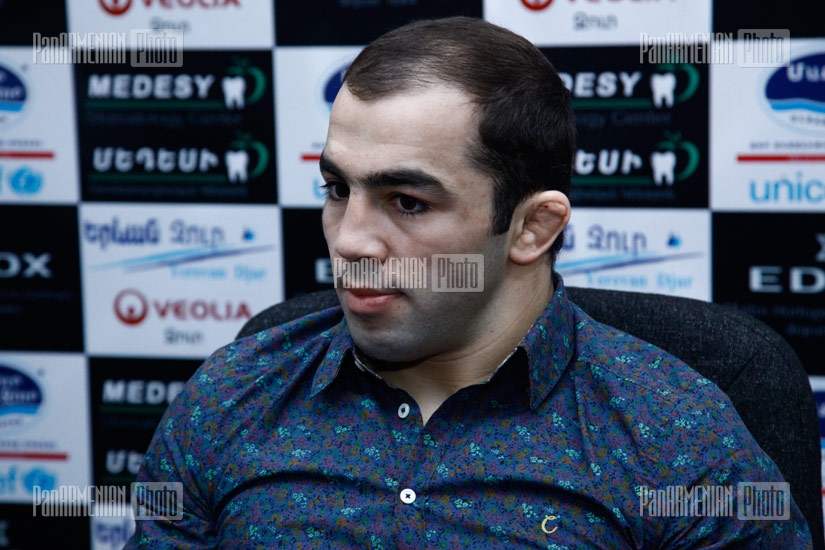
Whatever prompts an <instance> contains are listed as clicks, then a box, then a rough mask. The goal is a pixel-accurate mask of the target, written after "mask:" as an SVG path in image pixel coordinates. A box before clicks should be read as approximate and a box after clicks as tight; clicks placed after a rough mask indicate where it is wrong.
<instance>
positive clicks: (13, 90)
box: [0, 65, 28, 130]
mask: <svg viewBox="0 0 825 550" xmlns="http://www.w3.org/2000/svg"><path fill="white" fill-rule="evenodd" d="M27 97H28V94H27V92H26V86H25V84H23V80H22V79H21V78H20V77H19V76H17V75H16V74H15V73H14V72H12V70H11V69H10V68H9V67H7V66H5V65H0V130H3V129H5V128H6V127H8V126H11V124H12V123H13V122H15V121H16V120H17V119H18V118H20V115H21V113H22V112H23V107H24V105H25V104H26V99H27Z"/></svg>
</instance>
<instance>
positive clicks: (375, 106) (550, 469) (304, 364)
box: [129, 18, 810, 549]
mask: <svg viewBox="0 0 825 550" xmlns="http://www.w3.org/2000/svg"><path fill="white" fill-rule="evenodd" d="M573 148H574V122H573V117H572V114H571V111H570V103H569V94H568V93H567V91H566V90H565V88H564V86H563V85H562V83H561V81H560V80H559V77H558V75H557V74H556V72H555V70H554V69H553V67H552V66H551V65H550V63H549V62H548V61H547V60H546V59H545V58H544V56H543V55H542V54H541V52H539V51H538V50H537V49H536V48H535V47H533V46H532V45H531V44H530V43H529V42H527V41H526V40H524V39H523V38H521V37H519V36H517V35H515V34H513V33H511V32H509V31H506V30H504V29H502V28H499V27H496V26H494V25H491V24H489V23H485V22H483V21H481V20H476V19H469V18H453V19H445V20H437V21H423V22H417V23H413V24H410V25H408V26H406V27H403V28H401V29H398V30H396V31H393V32H390V33H388V34H387V35H385V36H383V37H382V38H379V39H378V40H377V41H376V42H374V43H372V44H371V45H369V46H367V48H365V49H364V50H363V52H362V53H361V54H360V55H359V56H358V58H356V60H355V61H354V62H353V64H352V65H351V67H350V68H349V71H348V73H347V75H346V78H345V80H344V85H343V87H342V89H341V91H340V93H339V94H338V97H337V98H336V100H335V103H334V106H333V109H332V114H331V118H330V125H329V134H328V136H327V142H326V147H325V149H324V153H323V156H322V159H321V172H322V174H323V177H324V179H325V181H326V189H327V192H328V198H327V201H326V204H325V206H324V212H323V225H324V232H325V236H326V238H327V242H328V245H329V250H330V256H331V258H332V260H333V262H334V263H335V264H336V265H339V266H356V265H362V264H363V265H367V262H364V260H374V261H376V262H378V263H379V264H381V265H387V264H389V263H390V262H391V261H392V260H398V259H402V258H407V259H410V258H414V259H419V260H421V261H430V262H432V260H433V259H434V258H435V256H434V255H438V254H458V255H462V257H465V258H468V257H472V258H481V259H483V292H435V291H434V289H433V288H432V283H433V281H432V280H430V281H429V283H430V284H428V285H427V288H417V286H419V285H414V284H412V279H411V278H410V274H409V273H403V272H398V271H395V272H393V273H394V275H393V278H392V280H390V281H389V283H387V284H383V285H380V286H369V285H364V284H353V280H351V279H350V280H344V277H341V278H340V280H339V281H337V282H338V283H339V284H338V285H337V286H338V289H337V291H338V296H339V298H340V301H341V308H332V309H330V310H326V311H323V312H319V313H317V314H313V315H310V316H308V317H305V318H302V319H299V320H297V321H295V322H293V323H290V324H288V325H284V326H282V327H278V328H276V329H272V330H269V331H265V332H262V333H259V334H257V335H255V336H252V337H249V338H247V339H244V340H240V341H237V342H234V343H232V344H230V345H228V346H226V347H225V348H223V349H221V350H219V351H217V352H216V353H215V354H214V355H213V356H212V357H211V358H210V359H209V360H208V361H207V362H206V363H205V364H204V365H203V366H202V367H201V369H200V370H199V371H198V373H196V374H195V376H194V377H193V378H192V380H191V381H190V383H189V384H188V385H187V387H186V388H185V389H184V391H182V392H181V394H180V395H179V396H178V398H177V399H176V400H175V402H174V403H173V404H172V405H171V406H170V408H169V410H168V411H167V413H166V415H165V417H164V419H163V420H162V421H161V423H160V425H159V427H158V430H157V433H156V435H155V438H154V440H153V442H152V445H151V447H150V449H149V451H148V453H147V455H146V458H145V461H144V463H143V468H142V470H141V473H140V476H139V479H140V480H141V481H180V482H182V483H183V487H184V496H183V503H184V508H185V510H184V517H183V519H182V520H179V521H139V522H138V531H137V533H136V535H135V536H134V537H133V539H132V540H131V542H130V545H129V546H130V547H136V546H141V547H157V548H167V547H173V546H185V547H191V548H205V547H214V546H221V547H232V548H246V547H281V546H283V547H295V548H310V547H317V548H386V549H389V548H422V547H426V548H508V547H510V548H524V547H537V548H559V549H560V548H591V547H599V548H613V549H615V548H704V547H714V548H723V547H734V546H735V547H748V548H756V547H759V548H805V547H808V546H810V534H809V532H808V528H807V525H806V523H805V520H804V519H803V518H802V516H801V514H800V512H799V510H798V509H797V508H796V505H792V507H791V508H792V509H791V517H790V519H789V520H784V521H752V520H739V519H737V517H736V514H735V511H734V509H732V508H730V507H726V505H728V504H730V503H729V502H725V501H724V495H725V493H724V492H722V493H721V494H722V497H723V498H722V500H718V499H717V500H715V501H713V502H711V503H707V502H706V506H710V505H711V504H712V505H713V506H714V508H713V510H715V511H716V512H719V513H714V514H711V513H708V512H705V513H703V514H698V515H697V514H691V513H689V512H684V509H682V510H683V511H682V513H680V514H677V515H676V516H675V517H659V516H662V515H665V516H666V514H662V513H661V511H662V510H664V506H665V505H669V503H666V502H661V501H659V502H655V504H656V506H654V505H653V503H654V501H653V500H652V497H655V496H656V495H657V494H658V493H655V492H651V490H656V489H659V490H662V494H665V493H666V491H665V490H666V488H668V487H670V488H673V487H680V488H687V489H690V488H692V487H694V486H706V487H707V488H708V489H707V491H706V493H708V494H711V489H712V488H719V487H731V486H732V487H735V486H736V483H737V482H740V481H779V480H781V476H780V474H779V472H778V470H777V469H776V467H775V466H774V464H773V463H772V462H771V461H770V459H769V458H768V457H767V456H766V455H765V454H764V453H763V452H762V451H761V449H760V448H759V447H758V445H757V444H756V443H755V442H754V440H753V438H752V437H751V436H750V434H749V433H748V432H747V430H746V429H745V427H744V426H743V424H742V422H741V420H740V419H739V418H738V416H737V415H736V413H735V412H734V410H733V407H732V406H731V404H730V401H729V400H728V399H727V397H726V396H724V395H723V394H722V392H721V391H720V390H718V389H717V388H716V387H715V386H714V385H713V384H712V383H710V382H709V381H707V380H705V379H703V378H702V377H701V376H700V375H698V374H697V373H696V372H695V371H692V370H691V369H690V368H689V367H687V366H686V365H684V364H682V363H681V362H679V361H678V360H677V359H675V358H674V357H672V356H669V355H668V354H666V353H665V352H663V351H661V350H659V349H657V348H655V347H653V346H651V345H649V344H647V343H644V342H641V341H639V340H637V339H635V338H633V337H631V336H628V335H626V334H622V333H620V332H618V331H616V330H615V329H612V328H610V327H606V326H604V325H600V324H599V323H596V322H595V321H593V320H592V319H590V318H588V317H587V316H586V315H585V314H584V313H583V312H582V311H581V310H580V309H579V308H577V307H576V306H575V305H573V304H571V303H570V302H569V301H568V300H567V298H566V294H565V291H564V285H563V283H562V281H561V278H560V277H558V276H556V275H554V274H553V260H554V256H555V254H556V252H557V251H558V250H559V247H560V244H561V243H560V241H561V234H562V231H563V229H564V227H565V225H566V224H567V221H568V219H569V217H570V205H569V202H568V199H567V192H568V189H569V182H570V171H571V161H572V156H573V151H574V149H573ZM466 255H473V256H466ZM480 264H481V261H479V267H481V265H480ZM430 265H432V264H430ZM352 273H354V271H352ZM364 280H372V279H369V278H367V279H364ZM345 283H348V284H345ZM342 311H343V317H344V319H343V320H342V319H341V317H342V316H341V313H342ZM714 494H717V495H718V494H720V493H718V492H717V493H714ZM659 496H660V497H661V495H659ZM672 504H674V505H675V504H678V503H672ZM660 505H661V506H660ZM672 509H674V510H675V509H676V508H672Z"/></svg>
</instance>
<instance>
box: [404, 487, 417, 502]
mask: <svg viewBox="0 0 825 550" xmlns="http://www.w3.org/2000/svg"><path fill="white" fill-rule="evenodd" d="M401 502H403V503H404V504H412V503H413V502H415V491H413V490H412V489H402V490H401Z"/></svg>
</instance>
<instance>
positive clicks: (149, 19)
mask: <svg viewBox="0 0 825 550" xmlns="http://www.w3.org/2000/svg"><path fill="white" fill-rule="evenodd" d="M66 9H67V11H68V13H67V14H66V15H67V19H68V22H69V31H72V32H76V33H81V34H82V33H89V32H99V31H101V29H105V30H106V32H121V33H125V34H126V35H127V36H128V35H129V33H130V32H131V31H132V30H133V29H153V30H178V31H183V34H184V48H210V49H229V48H271V47H273V46H274V45H275V16H274V14H273V11H272V10H273V3H272V2H260V1H257V0H205V1H203V0H200V1H192V0H97V1H91V2H67V3H66Z"/></svg>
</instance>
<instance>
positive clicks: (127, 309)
mask: <svg viewBox="0 0 825 550" xmlns="http://www.w3.org/2000/svg"><path fill="white" fill-rule="evenodd" d="M114 311H115V316H117V318H118V319H119V320H120V322H122V323H123V324H125V325H129V326H136V325H139V324H140V323H142V322H143V321H144V320H145V319H146V318H147V317H148V316H149V314H150V313H153V315H155V316H157V317H158V318H159V319H162V320H176V321H237V320H241V319H249V318H250V317H252V314H251V313H250V309H249V305H247V303H246V302H240V303H234V302H231V301H229V300H227V301H225V302H218V301H216V300H211V301H210V300H199V299H195V300H183V299H170V298H166V299H160V300H158V299H148V298H146V296H144V295H143V293H142V292H140V291H139V290H135V289H131V288H130V289H125V290H122V291H120V292H119V293H118V294H117V296H115V301H114Z"/></svg>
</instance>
